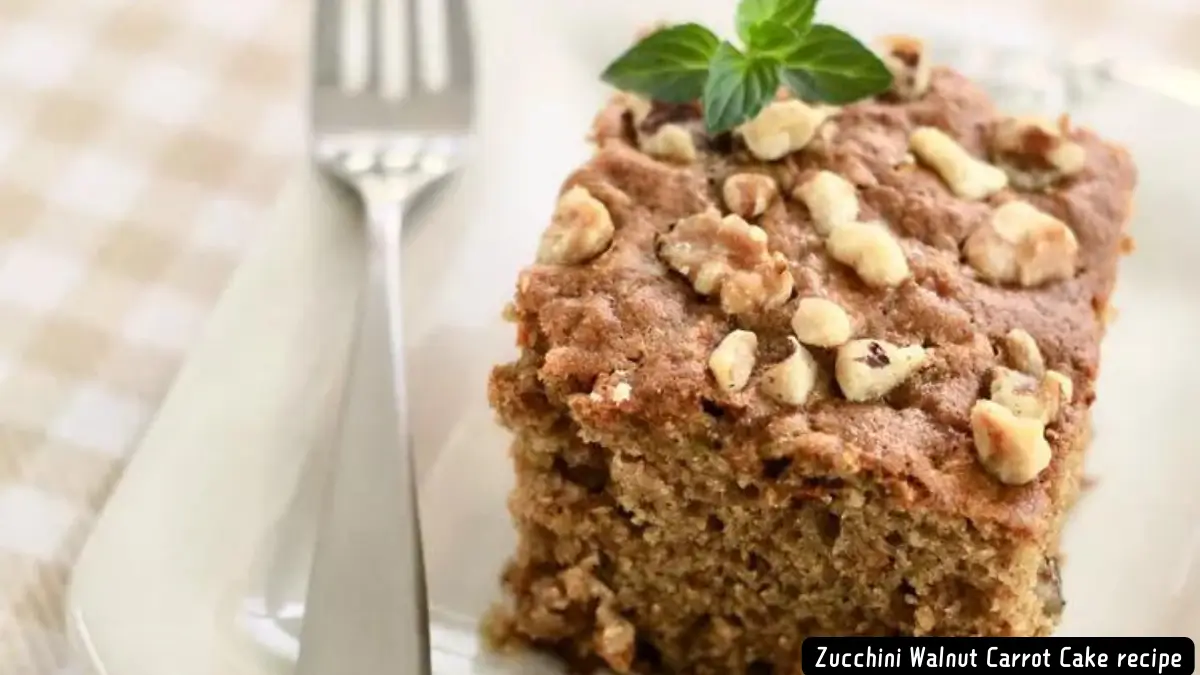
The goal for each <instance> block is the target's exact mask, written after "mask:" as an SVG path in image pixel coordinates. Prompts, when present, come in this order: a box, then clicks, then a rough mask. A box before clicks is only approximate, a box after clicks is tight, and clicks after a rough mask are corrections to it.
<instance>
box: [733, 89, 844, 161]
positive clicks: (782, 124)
mask: <svg viewBox="0 0 1200 675" xmlns="http://www.w3.org/2000/svg"><path fill="white" fill-rule="evenodd" d="M829 115H830V111H829V110H826V109H823V108H814V107H811V106H809V105H807V104H805V103H804V102H803V101H797V100H794V99H792V100H786V101H775V102H773V103H770V104H768V105H767V107H765V108H763V110H762V112H760V113H759V114H758V116H757V117H755V118H754V119H752V120H750V121H749V122H746V123H745V124H743V125H742V126H740V127H738V133H739V134H741V136H742V139H743V140H745V142H746V147H747V148H749V149H750V153H751V154H753V155H754V156H755V157H757V158H759V159H761V160H763V161H766V162H773V161H775V160H777V159H780V158H782V157H784V156H786V155H789V154H791V153H793V152H796V151H797V150H801V149H803V148H804V146H806V145H808V143H809V141H811V140H812V139H813V136H815V135H816V133H817V129H818V128H819V127H820V126H821V124H822V123H823V122H824V121H825V120H826V119H828V117H829Z"/></svg>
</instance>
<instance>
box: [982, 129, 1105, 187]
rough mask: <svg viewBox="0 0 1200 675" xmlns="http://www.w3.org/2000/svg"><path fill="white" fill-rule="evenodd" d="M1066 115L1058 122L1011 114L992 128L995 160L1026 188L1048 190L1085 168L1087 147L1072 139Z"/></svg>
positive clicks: (1009, 177) (1011, 177)
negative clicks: (1012, 115)
mask: <svg viewBox="0 0 1200 675" xmlns="http://www.w3.org/2000/svg"><path fill="white" fill-rule="evenodd" d="M1068 133H1069V129H1068V128H1067V121H1066V118H1065V117H1064V118H1063V119H1062V120H1061V121H1060V122H1059V124H1058V125H1055V124H1053V123H1051V122H1050V121H1049V120H1045V119H1042V118H1040V117H1008V118H1005V119H1003V120H1001V121H999V122H997V123H996V124H995V125H994V126H993V127H992V130H991V152H992V161H993V162H995V163H996V166H999V167H1000V168H1001V169H1003V170H1004V172H1005V173H1007V174H1008V180H1009V182H1010V183H1012V184H1013V186H1015V187H1017V188H1020V189H1022V190H1044V189H1046V188H1048V187H1050V186H1051V185H1053V184H1055V183H1057V182H1058V181H1060V180H1062V179H1063V178H1066V177H1068V176H1073V175H1075V174H1077V173H1079V172H1080V171H1082V170H1083V167H1084V166H1085V165H1086V164H1087V151H1086V150H1084V148H1083V146H1082V145H1080V144H1078V143H1076V142H1074V141H1072V140H1071V139H1070V138H1069V137H1068V135H1067V134H1068Z"/></svg>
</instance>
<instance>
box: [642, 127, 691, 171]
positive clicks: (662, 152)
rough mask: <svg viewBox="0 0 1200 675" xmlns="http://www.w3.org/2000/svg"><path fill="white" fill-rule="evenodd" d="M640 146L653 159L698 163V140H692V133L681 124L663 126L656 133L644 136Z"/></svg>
mask: <svg viewBox="0 0 1200 675" xmlns="http://www.w3.org/2000/svg"><path fill="white" fill-rule="evenodd" d="M639 145H640V146H641V148H642V150H643V151H644V152H645V153H646V154H647V155H650V156H651V157H657V158H659V159H665V160H669V161H672V162H677V163H679V164H691V163H692V162H694V161H696V140H695V139H694V138H692V132H690V131H688V130H687V129H686V128H684V127H683V126H681V125H679V124H673V123H667V124H664V125H662V126H661V127H659V128H658V129H657V130H655V131H654V133H652V134H646V135H643V136H642V137H641V140H640V141H639Z"/></svg>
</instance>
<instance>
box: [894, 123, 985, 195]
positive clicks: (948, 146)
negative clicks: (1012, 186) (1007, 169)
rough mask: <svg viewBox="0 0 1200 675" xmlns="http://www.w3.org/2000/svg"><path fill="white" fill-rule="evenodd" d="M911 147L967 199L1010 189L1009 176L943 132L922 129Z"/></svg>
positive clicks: (913, 133) (917, 132) (910, 138)
mask: <svg viewBox="0 0 1200 675" xmlns="http://www.w3.org/2000/svg"><path fill="white" fill-rule="evenodd" d="M908 143H909V147H910V148H911V149H912V151H913V154H915V155H916V156H917V158H918V159H920V160H921V161H922V162H924V163H925V164H927V165H929V166H930V167H931V168H933V170H934V171H936V172H937V173H938V175H940V176H941V177H942V180H943V181H945V182H946V185H947V186H949V188H950V191H951V192H953V193H954V194H956V195H958V196H959V197H962V198H963V199H970V200H979V199H983V198H985V197H988V196H990V195H992V194H995V193H997V192H999V191H1000V190H1003V189H1004V188H1005V187H1007V186H1008V174H1006V173H1004V172H1003V171H1001V170H1000V169H997V168H996V167H994V166H992V165H991V164H988V163H986V162H983V161H980V160H978V159H975V158H974V157H972V156H971V154H970V153H968V152H967V151H966V149H965V148H963V147H962V146H961V145H959V144H958V141H955V140H954V139H953V138H951V137H950V136H948V135H946V132H944V131H942V130H941V129H936V128H934V127H920V128H918V129H917V130H916V131H914V132H912V135H911V136H909V141H908Z"/></svg>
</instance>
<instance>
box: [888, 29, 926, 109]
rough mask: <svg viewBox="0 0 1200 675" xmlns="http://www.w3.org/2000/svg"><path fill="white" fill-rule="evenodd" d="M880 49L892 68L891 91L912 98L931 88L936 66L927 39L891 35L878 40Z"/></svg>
mask: <svg viewBox="0 0 1200 675" xmlns="http://www.w3.org/2000/svg"><path fill="white" fill-rule="evenodd" d="M877 51H878V52H879V55H880V58H881V59H882V60H883V63H884V65H886V66H887V67H888V70H890V71H892V89H891V91H892V93H893V94H895V95H896V97H897V98H899V99H901V100H904V101H912V100H915V99H918V98H921V97H922V96H924V95H925V92H927V91H929V83H930V80H931V79H932V77H933V65H932V61H931V60H930V59H929V58H928V56H927V55H926V53H925V43H924V42H922V41H921V40H918V39H917V38H914V37H910V36H908V35H889V36H885V37H883V38H881V39H880V40H879V42H878V48H877Z"/></svg>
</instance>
